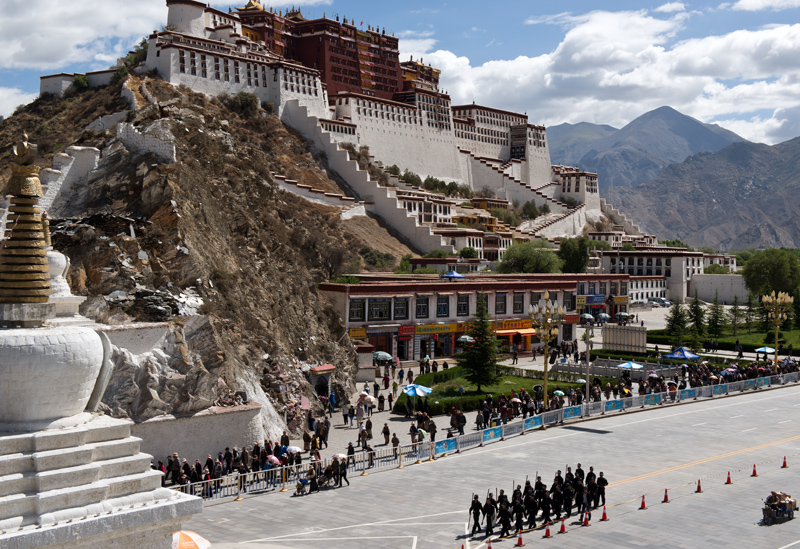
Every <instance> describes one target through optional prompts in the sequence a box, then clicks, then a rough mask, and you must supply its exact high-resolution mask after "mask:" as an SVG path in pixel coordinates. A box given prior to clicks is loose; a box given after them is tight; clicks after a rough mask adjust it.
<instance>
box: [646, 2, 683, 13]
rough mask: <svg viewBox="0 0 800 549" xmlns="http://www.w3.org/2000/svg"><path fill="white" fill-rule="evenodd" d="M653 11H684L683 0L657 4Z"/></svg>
mask: <svg viewBox="0 0 800 549" xmlns="http://www.w3.org/2000/svg"><path fill="white" fill-rule="evenodd" d="M653 11H655V12H659V13H673V12H676V11H686V5H685V4H684V3H683V2H669V3H667V4H662V5H660V6H658V7H657V8H656V9H654V10H653Z"/></svg>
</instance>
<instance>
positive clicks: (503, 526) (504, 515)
mask: <svg viewBox="0 0 800 549" xmlns="http://www.w3.org/2000/svg"><path fill="white" fill-rule="evenodd" d="M497 518H498V519H499V521H500V537H501V538H505V537H507V536H508V535H509V534H510V533H511V511H510V510H509V509H508V504H507V503H506V502H503V503H501V504H500V512H499V514H498V517H497Z"/></svg>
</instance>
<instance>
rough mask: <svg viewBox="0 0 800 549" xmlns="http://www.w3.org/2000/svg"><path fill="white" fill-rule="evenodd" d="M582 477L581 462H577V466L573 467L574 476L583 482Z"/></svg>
mask: <svg viewBox="0 0 800 549" xmlns="http://www.w3.org/2000/svg"><path fill="white" fill-rule="evenodd" d="M583 477H584V474H583V469H581V464H580V463H579V464H578V467H577V468H576V469H575V478H577V479H580V481H581V482H583Z"/></svg>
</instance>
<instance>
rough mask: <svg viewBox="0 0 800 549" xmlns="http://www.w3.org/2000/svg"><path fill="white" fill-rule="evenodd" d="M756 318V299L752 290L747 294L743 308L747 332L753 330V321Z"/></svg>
mask: <svg viewBox="0 0 800 549" xmlns="http://www.w3.org/2000/svg"><path fill="white" fill-rule="evenodd" d="M755 319H756V301H755V296H754V295H753V292H749V293H748V294H747V302H746V303H745V309H744V326H745V328H747V333H748V334H749V333H750V332H752V331H753V322H755Z"/></svg>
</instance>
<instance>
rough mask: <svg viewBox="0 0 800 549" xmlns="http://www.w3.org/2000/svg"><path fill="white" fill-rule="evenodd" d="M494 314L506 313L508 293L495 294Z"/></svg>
mask: <svg viewBox="0 0 800 549" xmlns="http://www.w3.org/2000/svg"><path fill="white" fill-rule="evenodd" d="M494 314H496V315H504V314H506V294H495V296H494Z"/></svg>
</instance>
